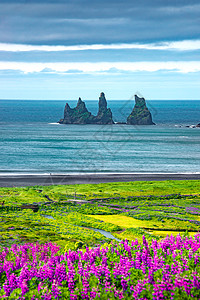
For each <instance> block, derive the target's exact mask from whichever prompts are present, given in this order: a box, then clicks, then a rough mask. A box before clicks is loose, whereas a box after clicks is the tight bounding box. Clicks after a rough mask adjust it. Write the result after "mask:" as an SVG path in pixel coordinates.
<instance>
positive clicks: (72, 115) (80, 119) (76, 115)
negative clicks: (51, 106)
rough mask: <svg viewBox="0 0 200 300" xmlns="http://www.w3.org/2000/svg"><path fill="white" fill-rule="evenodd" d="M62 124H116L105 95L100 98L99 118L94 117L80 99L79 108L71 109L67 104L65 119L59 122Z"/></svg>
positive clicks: (102, 94)
mask: <svg viewBox="0 0 200 300" xmlns="http://www.w3.org/2000/svg"><path fill="white" fill-rule="evenodd" d="M58 123H60V124H102V125H103V124H114V122H113V120H112V112H111V110H110V108H107V101H106V98H105V95H104V93H101V94H100V97H99V111H98V114H97V116H93V115H92V114H91V113H90V112H89V111H88V110H87V108H86V106H85V102H83V101H82V100H81V98H79V99H78V103H77V106H76V107H75V108H70V106H69V104H68V103H66V105H65V110H64V118H63V119H61V120H60V121H58Z"/></svg>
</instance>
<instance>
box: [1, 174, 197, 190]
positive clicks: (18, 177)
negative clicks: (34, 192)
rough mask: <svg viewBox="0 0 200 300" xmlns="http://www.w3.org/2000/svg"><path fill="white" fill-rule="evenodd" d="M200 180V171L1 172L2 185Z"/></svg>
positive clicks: (23, 185)
mask: <svg viewBox="0 0 200 300" xmlns="http://www.w3.org/2000/svg"><path fill="white" fill-rule="evenodd" d="M164 180H200V173H74V174H73V173H71V174H51V173H48V174H47V173H44V174H16V173H15V174H13V173H10V174H8V173H7V174H3V173H1V174H0V187H25V186H35V185H40V186H48V185H67V184H98V183H109V182H130V181H164Z"/></svg>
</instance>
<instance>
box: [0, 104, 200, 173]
mask: <svg viewBox="0 0 200 300" xmlns="http://www.w3.org/2000/svg"><path fill="white" fill-rule="evenodd" d="M65 102H66V101H48V100H46V101H37V100H36V101H32V100H27V101H25V100H0V172H2V173H7V174H10V173H29V174H30V173H85V172H90V173H91V172H95V173H96V172H97V173H98V172H114V173H117V172H120V173H126V172H133V173H140V172H144V173H146V172H150V173H151V172H152V173H154V172H155V173H171V172H174V173H193V172H200V128H188V127H186V126H187V125H196V124H197V123H199V122H200V101H191V100H190V101H166V100H162V101H147V106H148V108H149V110H150V111H151V113H152V117H153V121H154V122H155V123H156V124H157V125H156V126H131V125H120V124H119V125H117V124H115V125H60V124H58V123H57V121H58V120H59V119H60V118H62V117H63V111H64V107H65ZM69 104H70V105H71V107H74V106H75V105H76V101H69ZM86 105H87V108H88V110H89V111H91V112H92V113H93V114H96V113H97V110H98V102H97V101H86ZM108 106H109V107H110V108H111V110H112V112H113V119H114V121H116V122H117V121H118V122H124V121H125V120H126V118H127V116H128V115H129V114H130V112H131V110H132V108H133V106H134V101H114V100H113V101H108Z"/></svg>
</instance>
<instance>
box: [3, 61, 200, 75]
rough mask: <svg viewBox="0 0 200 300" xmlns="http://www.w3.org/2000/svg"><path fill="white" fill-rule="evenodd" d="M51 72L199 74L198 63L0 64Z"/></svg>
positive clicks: (39, 71) (30, 71) (18, 68)
mask: <svg viewBox="0 0 200 300" xmlns="http://www.w3.org/2000/svg"><path fill="white" fill-rule="evenodd" d="M49 69H50V70H52V72H56V73H68V74H70V71H71V70H72V71H73V72H74V70H76V72H83V73H85V74H88V73H91V74H96V73H98V72H109V73H110V71H111V72H113V73H116V72H118V71H119V70H121V71H123V72H141V71H146V72H157V71H161V70H162V71H163V70H165V71H170V72H181V73H190V72H200V61H165V62H158V61H156V62H155V61H154V62H149V61H143V62H98V63H90V62H80V63H76V62H74V63H73V62H71V63H65V62H63V63H26V62H0V70H15V71H16V70H18V71H22V72H24V73H33V72H36V73H41V72H44V70H49Z"/></svg>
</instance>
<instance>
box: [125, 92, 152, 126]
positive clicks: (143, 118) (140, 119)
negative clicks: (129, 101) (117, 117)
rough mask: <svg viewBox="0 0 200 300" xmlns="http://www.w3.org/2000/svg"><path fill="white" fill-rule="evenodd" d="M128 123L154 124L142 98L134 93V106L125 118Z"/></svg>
mask: <svg viewBox="0 0 200 300" xmlns="http://www.w3.org/2000/svg"><path fill="white" fill-rule="evenodd" d="M127 124H128V125H155V123H154V122H153V121H152V116H151V113H150V111H149V110H148V108H147V106H146V102H145V99H144V98H140V97H138V96H137V95H135V106H134V108H133V110H132V112H131V114H130V115H129V116H128V118H127Z"/></svg>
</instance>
